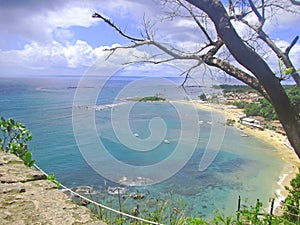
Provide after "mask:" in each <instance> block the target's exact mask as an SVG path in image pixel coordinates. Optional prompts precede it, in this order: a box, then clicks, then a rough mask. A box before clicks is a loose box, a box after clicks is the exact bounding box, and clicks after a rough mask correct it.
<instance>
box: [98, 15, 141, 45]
mask: <svg viewBox="0 0 300 225" xmlns="http://www.w3.org/2000/svg"><path fill="white" fill-rule="evenodd" d="M92 17H93V18H100V19H102V20H103V21H104V22H105V23H107V24H108V25H110V26H111V27H113V28H114V29H115V30H116V31H117V32H118V33H120V34H121V35H122V36H123V37H125V38H128V39H130V40H132V41H144V39H141V38H135V37H132V36H129V35H127V34H126V33H124V32H123V31H122V30H121V29H120V28H119V27H117V26H116V25H115V24H114V23H113V22H111V21H110V20H109V19H108V18H105V17H104V16H102V15H101V14H100V13H97V12H94V14H93V15H92Z"/></svg>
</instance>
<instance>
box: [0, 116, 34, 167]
mask: <svg viewBox="0 0 300 225" xmlns="http://www.w3.org/2000/svg"><path fill="white" fill-rule="evenodd" d="M0 132H1V133H0V150H2V151H4V152H9V153H12V154H15V155H16V156H18V157H19V158H21V159H22V160H23V161H24V164H25V165H26V166H32V165H33V164H34V162H35V160H32V154H31V152H29V146H28V142H29V141H31V139H32V134H31V132H30V131H29V130H27V128H26V127H25V126H24V125H23V124H22V123H21V122H20V121H18V122H16V121H15V120H13V119H11V118H9V119H7V120H5V119H4V118H3V117H1V120H0Z"/></svg>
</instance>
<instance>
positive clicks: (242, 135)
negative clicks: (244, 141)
mask: <svg viewBox="0 0 300 225" xmlns="http://www.w3.org/2000/svg"><path fill="white" fill-rule="evenodd" d="M241 137H249V135H248V134H245V133H243V134H241Z"/></svg>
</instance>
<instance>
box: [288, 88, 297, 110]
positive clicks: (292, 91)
mask: <svg viewBox="0 0 300 225" xmlns="http://www.w3.org/2000/svg"><path fill="white" fill-rule="evenodd" d="M286 92H287V95H288V97H289V99H290V101H291V104H292V105H293V106H294V107H295V110H296V111H297V112H298V113H300V88H299V87H297V86H296V85H293V86H289V87H288V88H287V91H286Z"/></svg>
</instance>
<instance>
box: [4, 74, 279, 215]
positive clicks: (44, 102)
mask: <svg viewBox="0 0 300 225" xmlns="http://www.w3.org/2000/svg"><path fill="white" fill-rule="evenodd" d="M134 79H136V78H134ZM134 79H133V78H124V77H121V78H114V79H112V80H110V82H109V83H107V84H106V88H104V89H103V91H102V92H101V93H100V94H99V96H98V98H97V105H98V106H100V105H102V106H103V105H107V104H111V103H112V101H113V99H115V98H116V96H117V94H118V93H119V91H120V90H121V89H122V88H123V87H124V86H126V85H128V84H130V82H132V81H133V80H134ZM78 82H79V78H75V77H74V78H68V77H47V78H0V115H1V116H4V117H5V118H8V117H13V118H15V119H16V120H21V121H22V122H23V123H24V124H25V125H26V126H27V127H28V128H29V129H30V130H31V131H32V133H33V136H34V138H33V141H32V143H31V149H32V152H33V155H34V158H35V159H36V160H37V164H38V165H39V166H40V167H41V168H42V169H43V170H45V171H46V172H47V173H55V174H56V178H57V179H58V180H59V181H60V182H61V183H62V184H64V185H66V186H69V187H76V186H80V185H87V186H92V187H95V188H96V189H102V190H104V189H105V188H104V187H103V185H104V184H105V183H106V184H108V185H111V186H114V185H117V184H115V183H114V182H112V181H109V180H108V179H107V178H104V177H102V176H101V175H99V174H98V173H97V172H95V171H94V170H93V169H92V168H91V167H90V166H89V164H88V163H87V162H86V161H85V160H84V158H83V156H82V154H81V152H80V149H79V148H78V145H77V143H76V140H75V137H74V133H73V126H72V109H73V108H72V107H73V99H74V95H75V91H76V86H77V85H78ZM150 83H151V82H150ZM150 83H145V85H144V86H142V87H141V86H140V85H137V86H133V87H131V88H132V90H131V91H128V92H127V95H129V96H127V97H130V96H132V97H133V96H136V94H137V93H138V92H142V93H148V92H149V93H150V92H151V90H153V86H152V85H151V84H150ZM154 85H155V86H156V88H155V93H157V90H158V89H159V90H160V89H161V92H162V93H163V92H164V90H165V89H168V88H174V87H168V86H164V84H161V86H159V85H158V84H154ZM96 87H97V79H96V80H95V82H94V83H92V85H91V86H86V88H87V89H94V88H96ZM174 90H175V89H174ZM155 93H153V94H155ZM196 94H197V93H196ZM171 98H173V99H174V100H176V95H174V96H171ZM179 100H182V99H179ZM120 101H121V100H120ZM118 107H121V106H116V107H114V108H109V107H108V108H106V109H104V110H97V111H95V110H94V111H95V123H96V125H95V126H96V130H97V133H98V136H99V139H100V140H101V141H102V143H103V144H104V146H105V148H106V149H108V150H109V152H110V154H111V155H112V156H113V157H114V158H116V159H118V160H119V161H122V162H125V163H127V164H130V165H135V166H141V165H142V166H147V165H152V164H155V163H158V162H160V161H162V160H164V159H165V158H167V157H168V156H169V155H170V154H172V153H173V151H174V148H175V147H176V145H177V144H178V143H177V140H178V138H179V136H180V134H181V133H180V132H181V130H182V129H183V128H182V125H181V124H180V122H179V121H180V120H179V117H180V115H178V113H177V111H176V109H175V108H174V107H173V106H172V104H170V103H161V102H156V103H150V102H146V103H137V104H136V105H135V106H134V108H132V110H131V111H130V116H129V119H128V121H129V124H130V127H131V130H132V132H133V133H134V132H136V133H138V135H139V137H138V138H141V139H143V138H147V137H148V136H149V135H150V130H149V128H148V124H149V120H151V118H154V117H160V118H162V119H163V120H164V122H165V124H166V126H167V131H166V138H167V139H168V141H169V142H170V143H169V144H166V143H162V144H160V145H158V146H157V147H156V148H155V149H153V150H151V151H147V152H139V151H132V150H131V149H130V148H128V147H126V146H125V145H123V144H122V142H121V141H120V140H118V137H117V136H116V134H115V133H114V130H113V129H112V125H111V122H110V121H111V111H112V110H118V109H119V108H118ZM186 107H188V106H186ZM81 110H82V112H84V111H85V110H86V109H84V108H83V109H81ZM87 110H93V109H87ZM198 115H199V118H200V120H202V121H204V122H203V124H201V126H200V125H199V129H200V135H199V137H196V138H199V142H198V143H197V146H196V149H195V151H194V153H193V155H192V157H191V158H190V160H189V161H188V163H187V164H186V165H185V166H184V167H183V168H182V169H181V170H180V171H179V172H178V173H176V174H175V175H174V176H172V177H170V178H169V179H167V180H165V181H164V182H161V183H158V184H153V185H151V186H147V187H138V188H139V189H140V191H144V192H146V191H147V193H148V192H150V193H151V195H153V196H157V195H160V196H162V197H163V196H165V195H166V196H168V195H169V192H170V191H172V193H173V196H174V197H175V198H177V199H183V200H182V201H185V202H188V203H189V204H188V206H186V211H187V212H188V214H191V215H198V216H204V217H207V218H211V217H212V215H213V213H214V211H215V210H216V209H219V210H224V211H225V212H226V213H228V214H231V213H233V212H234V211H235V210H236V205H237V198H238V195H241V196H242V198H243V199H245V198H248V199H249V201H250V202H253V203H254V202H255V201H256V198H259V199H261V200H262V201H263V202H264V203H266V204H267V203H268V199H269V197H274V194H275V190H276V188H278V186H277V184H276V182H277V181H278V179H279V178H278V176H279V174H280V171H281V170H282V168H283V167H284V166H285V163H284V162H283V161H282V160H281V159H279V158H278V157H277V156H276V154H275V152H276V149H273V148H272V147H271V146H270V145H268V144H267V143H265V142H263V141H261V140H258V139H256V138H254V137H249V138H242V137H241V136H240V131H238V130H236V129H235V128H232V127H227V128H226V132H225V136H224V140H223V141H222V145H221V147H220V151H219V152H218V154H217V156H216V158H215V160H214V161H213V162H212V164H211V165H210V166H209V167H208V168H207V169H206V170H204V171H203V172H200V171H199V170H198V166H199V160H200V159H201V157H202V156H203V154H204V151H205V148H206V146H207V142H208V140H209V134H210V132H211V125H210V124H209V123H207V122H209V121H211V113H210V112H206V111H201V110H199V111H198ZM82 119H83V120H84V117H83V118H82ZM89 138H90V137H89V136H88V135H87V136H85V141H86V142H87V143H88V145H89V146H96V145H97V143H95V142H94V141H93V139H89ZM190 138H191V139H192V138H195V137H194V136H192V135H191V136H190ZM91 148H92V147H91ZM91 151H92V150H91ZM183 154H184V150H183ZM99 162H101V159H99ZM174 163H176V162H174ZM101 166H102V165H101ZM103 167H107V168H110V165H109V164H105V163H103ZM110 169H111V170H117V171H118V169H119V168H113V167H112V168H110ZM160 172H161V173H163V172H164V171H160ZM122 174H123V173H122V171H120V176H122ZM128 189H129V192H130V191H133V190H135V189H136V187H129V188H128ZM112 198H113V199H114V200H115V201H117V199H116V198H114V197H112ZM126 204H127V203H126V202H125V203H124V205H126ZM128 204H135V203H132V202H131V203H130V202H129V201H128Z"/></svg>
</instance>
